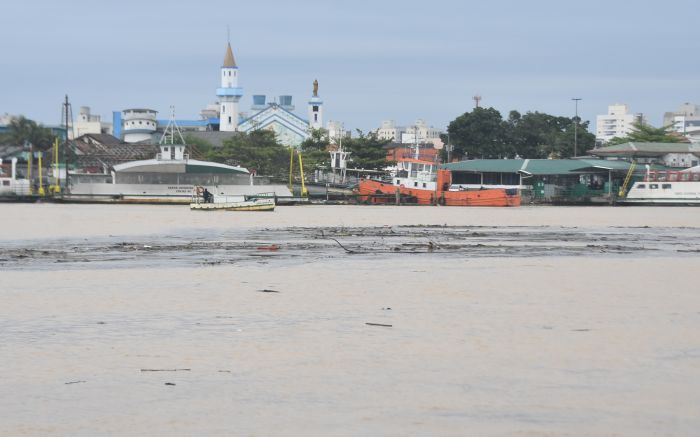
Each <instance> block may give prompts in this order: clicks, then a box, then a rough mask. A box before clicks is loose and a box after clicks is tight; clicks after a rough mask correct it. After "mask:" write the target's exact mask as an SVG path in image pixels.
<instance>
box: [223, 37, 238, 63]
mask: <svg viewBox="0 0 700 437" xmlns="http://www.w3.org/2000/svg"><path fill="white" fill-rule="evenodd" d="M223 66H224V67H227V68H236V60H235V59H234V58H233V50H231V43H228V47H226V56H224V65H223Z"/></svg>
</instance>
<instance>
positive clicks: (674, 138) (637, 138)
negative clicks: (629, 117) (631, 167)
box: [607, 122, 684, 146]
mask: <svg viewBox="0 0 700 437" xmlns="http://www.w3.org/2000/svg"><path fill="white" fill-rule="evenodd" d="M682 141H684V139H683V138H681V137H679V136H678V135H677V134H675V133H673V132H672V131H671V126H664V127H654V126H650V125H648V124H646V123H640V122H635V123H633V124H632V132H630V133H629V134H628V135H627V136H625V137H615V138H612V139H611V140H610V141H608V142H607V145H609V146H614V145H615V144H623V143H680V142H682Z"/></svg>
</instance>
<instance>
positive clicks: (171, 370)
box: [141, 369, 192, 372]
mask: <svg viewBox="0 0 700 437" xmlns="http://www.w3.org/2000/svg"><path fill="white" fill-rule="evenodd" d="M190 370H192V369H141V371H142V372H189V371H190Z"/></svg>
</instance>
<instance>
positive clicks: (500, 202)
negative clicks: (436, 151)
mask: <svg viewBox="0 0 700 437" xmlns="http://www.w3.org/2000/svg"><path fill="white" fill-rule="evenodd" d="M397 166H398V170H397V171H396V174H395V176H393V177H392V180H391V182H383V181H377V180H373V179H363V180H361V181H360V184H359V188H358V191H359V194H360V196H359V198H360V200H363V201H369V202H372V203H389V202H391V196H396V193H397V190H398V193H399V194H400V196H401V199H403V201H406V202H409V203H416V204H418V205H436V204H439V205H446V206H520V194H519V192H518V190H510V189H502V188H493V189H482V190H454V191H453V190H450V186H451V185H452V174H451V173H450V171H449V170H443V169H438V165H437V164H436V163H434V162H430V161H422V160H418V159H402V160H400V161H398V162H397Z"/></svg>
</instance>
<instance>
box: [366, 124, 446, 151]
mask: <svg viewBox="0 0 700 437" xmlns="http://www.w3.org/2000/svg"><path fill="white" fill-rule="evenodd" d="M376 132H377V137H379V139H382V140H390V141H392V142H395V143H403V144H414V143H419V144H423V143H432V144H433V145H434V146H435V147H437V148H441V147H442V142H441V141H440V130H439V129H436V128H434V127H432V126H429V125H428V123H427V122H426V121H425V120H423V119H418V120H416V122H415V123H414V124H413V125H411V126H397V125H396V122H395V121H394V120H384V121H382V126H381V127H380V128H379V129H377V130H376Z"/></svg>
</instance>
